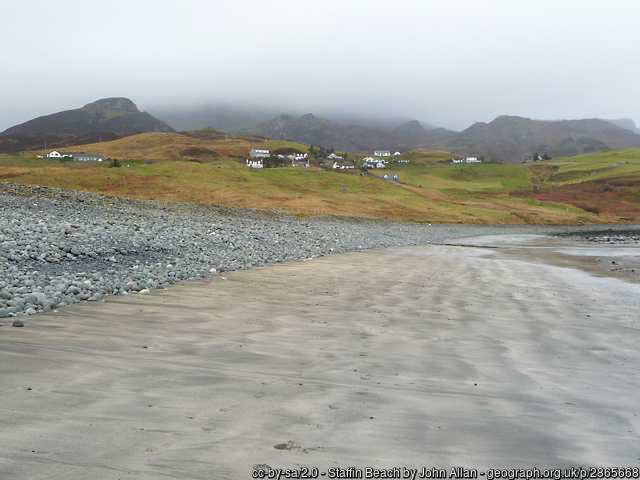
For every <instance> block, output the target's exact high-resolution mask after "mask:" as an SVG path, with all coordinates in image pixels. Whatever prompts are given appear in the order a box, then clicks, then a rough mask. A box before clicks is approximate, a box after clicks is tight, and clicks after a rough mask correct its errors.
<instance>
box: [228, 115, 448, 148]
mask: <svg viewBox="0 0 640 480" xmlns="http://www.w3.org/2000/svg"><path fill="white" fill-rule="evenodd" d="M236 133H239V134H244V135H253V136H260V137H265V138H271V139H280V140H289V139H290V140H295V141H298V142H304V143H308V144H311V145H320V146H323V147H325V148H331V147H333V148H334V149H336V150H337V151H348V152H358V153H371V152H373V151H374V150H378V149H384V150H400V151H407V150H411V149H413V148H415V147H416V146H417V145H419V144H422V143H424V142H427V141H429V140H434V139H439V138H443V137H448V136H451V135H454V134H455V132H451V131H448V130H445V129H442V128H435V129H431V130H427V129H425V128H423V127H422V125H421V124H420V123H419V122H418V121H416V120H413V121H409V122H406V123H405V124H403V125H401V126H399V127H397V128H395V129H394V130H388V129H384V128H380V127H361V126H357V125H338V124H336V123H332V122H330V121H328V120H326V119H324V118H320V117H316V116H314V115H313V114H312V113H308V114H306V115H302V116H300V117H294V116H293V115H279V116H277V117H275V118H273V119H271V120H269V121H266V122H262V123H259V124H257V125H254V126H251V127H244V128H240V129H238V130H236Z"/></svg>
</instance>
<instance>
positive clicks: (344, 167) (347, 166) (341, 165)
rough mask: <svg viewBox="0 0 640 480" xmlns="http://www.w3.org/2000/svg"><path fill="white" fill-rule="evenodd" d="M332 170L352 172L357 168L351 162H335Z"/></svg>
mask: <svg viewBox="0 0 640 480" xmlns="http://www.w3.org/2000/svg"><path fill="white" fill-rule="evenodd" d="M331 168H338V169H340V170H351V169H354V168H356V166H355V165H354V164H353V163H349V162H334V163H333V165H332V166H331Z"/></svg>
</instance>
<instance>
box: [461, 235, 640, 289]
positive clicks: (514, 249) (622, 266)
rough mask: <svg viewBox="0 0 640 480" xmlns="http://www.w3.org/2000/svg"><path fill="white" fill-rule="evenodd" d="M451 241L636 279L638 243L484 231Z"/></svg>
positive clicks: (639, 258) (639, 276)
mask: <svg viewBox="0 0 640 480" xmlns="http://www.w3.org/2000/svg"><path fill="white" fill-rule="evenodd" d="M455 245H460V246H469V247H480V248H488V249H495V251H496V252H500V253H504V254H506V255H512V256H516V257H518V259H520V260H524V261H528V262H532V263H545V264H550V265H555V266H560V267H565V268H575V269H579V270H582V271H584V272H588V273H590V274H592V275H596V276H600V277H612V278H619V279H621V280H624V281H627V282H633V283H640V244H638V243H636V244H623V243H620V244H602V243H595V242H588V241H578V240H572V239H567V238H561V237H553V236H545V235H486V236H480V237H470V238H464V239H460V240H459V241H457V242H456V243H455Z"/></svg>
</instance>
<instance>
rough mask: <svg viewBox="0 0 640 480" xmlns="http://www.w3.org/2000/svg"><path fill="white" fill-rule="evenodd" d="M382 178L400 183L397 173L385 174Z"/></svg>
mask: <svg viewBox="0 0 640 480" xmlns="http://www.w3.org/2000/svg"><path fill="white" fill-rule="evenodd" d="M380 178H383V179H385V180H393V181H394V182H397V181H398V175H396V174H395V173H383V174H382V175H380Z"/></svg>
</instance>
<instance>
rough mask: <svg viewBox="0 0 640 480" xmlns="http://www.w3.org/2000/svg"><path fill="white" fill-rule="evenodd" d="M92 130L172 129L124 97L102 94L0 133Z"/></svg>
mask: <svg viewBox="0 0 640 480" xmlns="http://www.w3.org/2000/svg"><path fill="white" fill-rule="evenodd" d="M96 131H110V132H114V133H117V134H124V133H133V132H136V133H142V132H167V133H173V132H175V130H174V129H173V128H171V127H170V126H169V125H167V124H166V123H164V122H162V121H160V120H158V119H157V118H155V117H153V116H152V115H150V114H148V113H146V112H141V111H140V110H138V107H137V106H136V105H135V104H134V103H133V102H132V101H131V100H129V99H128V98H106V99H102V100H98V101H97V102H93V103H89V104H87V105H85V106H84V107H82V108H78V109H75V110H67V111H64V112H58V113H54V114H51V115H46V116H43V117H38V118H35V119H33V120H29V121H28V122H25V123H23V124H21V125H16V126H15V127H11V128H9V129H7V130H5V131H4V132H3V133H2V135H13V134H34V133H67V134H73V135H83V134H86V133H89V132H96Z"/></svg>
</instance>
